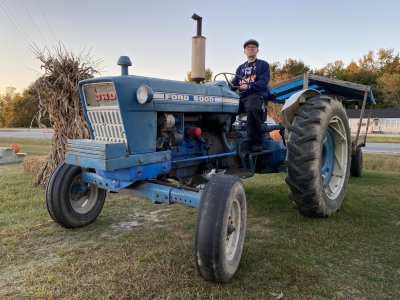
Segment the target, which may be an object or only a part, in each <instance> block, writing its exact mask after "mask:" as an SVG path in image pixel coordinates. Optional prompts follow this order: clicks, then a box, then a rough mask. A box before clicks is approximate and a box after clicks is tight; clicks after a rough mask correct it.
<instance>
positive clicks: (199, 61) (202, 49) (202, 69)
mask: <svg viewBox="0 0 400 300" xmlns="http://www.w3.org/2000/svg"><path fill="white" fill-rule="evenodd" d="M192 19H193V20H195V21H196V22H197V35H196V36H194V37H192V70H191V73H192V80H193V81H196V82H197V83H200V82H201V81H203V80H204V79H205V77H206V38H205V37H204V36H202V35H201V25H202V24H201V23H202V20H203V18H202V17H200V16H199V15H197V14H193V16H192Z"/></svg>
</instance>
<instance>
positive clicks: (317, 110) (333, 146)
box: [285, 95, 351, 217]
mask: <svg viewBox="0 0 400 300" xmlns="http://www.w3.org/2000/svg"><path fill="white" fill-rule="evenodd" d="M288 129H289V132H290V135H289V139H288V142H287V156H286V161H285V162H286V166H287V177H286V183H287V184H288V186H289V198H290V199H291V200H292V201H294V202H295V204H296V206H297V209H298V210H299V211H300V213H301V214H304V215H307V216H312V217H328V216H330V215H332V214H333V213H335V212H336V211H337V210H338V209H339V208H340V206H341V204H342V201H343V199H344V197H345V195H346V191H347V185H348V180H349V174H350V156H351V136H350V128H349V124H348V119H347V115H346V112H345V110H344V108H343V105H342V104H341V102H340V101H338V100H336V98H332V97H329V96H325V95H320V96H315V97H311V98H309V99H307V101H306V102H304V103H301V104H300V107H299V110H298V112H297V113H296V114H295V118H294V120H293V123H292V125H291V126H289V128H288Z"/></svg>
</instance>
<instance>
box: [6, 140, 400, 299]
mask: <svg viewBox="0 0 400 300" xmlns="http://www.w3.org/2000/svg"><path fill="white" fill-rule="evenodd" d="M3 142H4V140H3V139H0V146H1V145H3V144H2V143H3ZM20 143H21V146H22V148H25V147H27V148H29V147H32V148H29V149H31V150H29V151H28V150H23V151H26V152H30V151H34V152H35V153H36V155H44V154H45V153H46V149H47V148H46V147H48V142H46V141H39V142H37V144H35V145H25V143H26V141H25V142H24V141H20ZM364 157H365V165H364V166H365V172H364V175H363V177H361V178H351V180H350V185H349V191H348V195H347V197H346V199H345V202H344V203H343V206H342V209H341V210H340V211H339V212H338V213H337V214H335V215H334V216H332V217H331V218H329V219H310V218H306V217H303V216H301V215H299V214H298V213H297V211H296V210H295V209H293V208H292V206H291V204H290V203H289V201H288V199H287V187H286V185H285V183H284V176H285V175H284V174H270V175H258V176H255V177H253V178H251V179H247V180H245V181H244V183H245V187H246V196H247V203H248V228H247V233H246V241H245V246H244V252H243V256H242V261H241V265H240V267H239V269H238V272H237V274H236V275H235V277H234V279H233V281H232V282H231V283H229V284H226V285H216V284H212V283H209V282H206V281H204V280H203V279H202V278H200V277H199V276H198V275H197V274H196V271H195V267H194V263H193V258H192V256H193V246H192V238H193V230H194V220H195V216H196V210H195V209H192V208H189V207H185V206H181V205H171V206H168V205H153V204H152V203H151V202H150V201H147V200H144V199H140V198H133V197H130V196H127V195H123V194H119V195H115V194H111V195H109V196H107V201H106V204H105V207H104V209H103V211H102V213H101V214H100V216H99V218H98V219H97V220H96V222H94V223H93V224H91V225H89V226H87V227H85V228H81V229H76V230H66V229H63V228H61V227H60V226H58V225H56V224H55V223H54V222H53V221H52V220H51V219H50V217H49V215H48V213H47V210H46V208H45V203H44V190H43V189H41V188H34V187H32V185H31V183H32V181H33V176H31V175H27V174H25V173H24V172H23V170H22V166H21V164H14V165H2V166H0V242H1V244H0V270H1V272H0V299H5V298H14V299H15V298H17V299H21V298H23V299H25V298H28V299H30V298H32V299H46V298H52V299H59V298H64V299H96V298H101V299H106V298H125V299H193V298H200V299H212V298H214V299H220V298H223V299H275V298H277V297H278V295H280V294H281V293H282V294H283V297H284V299H324V298H325V299H332V298H334V299H398V298H400V256H399V253H400V213H399V212H400V196H399V195H400V185H399V176H400V156H388V155H372V154H365V156H364ZM278 298H279V297H278Z"/></svg>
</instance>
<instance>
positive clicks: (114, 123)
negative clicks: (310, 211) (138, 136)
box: [88, 106, 126, 143]
mask: <svg viewBox="0 0 400 300" xmlns="http://www.w3.org/2000/svg"><path fill="white" fill-rule="evenodd" d="M88 116H89V121H90V123H91V125H92V128H93V133H94V139H95V140H98V141H107V142H118V143H126V135H125V129H124V125H123V124H122V118H121V113H120V111H119V107H115V108H112V107H110V106H108V107H107V108H106V109H99V108H94V107H92V108H90V109H89V108H88Z"/></svg>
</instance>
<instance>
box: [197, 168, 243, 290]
mask: <svg viewBox="0 0 400 300" xmlns="http://www.w3.org/2000/svg"><path fill="white" fill-rule="evenodd" d="M245 231H246V195H245V192H244V187H243V184H242V182H241V181H240V180H239V179H238V178H236V177H233V176H229V175H217V176H215V177H213V178H212V179H211V180H210V181H209V182H208V184H207V185H206V187H205V189H204V192H203V194H202V196H201V202H200V207H199V209H198V212H197V222H196V230H195V238H194V251H195V253H194V256H195V265H196V268H197V271H198V272H199V273H200V275H201V276H203V277H204V278H205V279H206V280H209V281H212V282H219V283H222V282H228V281H229V280H230V279H231V278H232V277H233V275H234V274H235V272H236V270H237V268H238V266H239V262H240V258H241V255H242V250H243V243H244V236H245Z"/></svg>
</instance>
